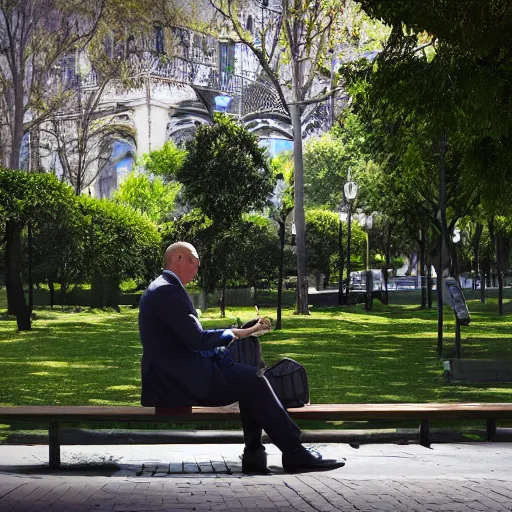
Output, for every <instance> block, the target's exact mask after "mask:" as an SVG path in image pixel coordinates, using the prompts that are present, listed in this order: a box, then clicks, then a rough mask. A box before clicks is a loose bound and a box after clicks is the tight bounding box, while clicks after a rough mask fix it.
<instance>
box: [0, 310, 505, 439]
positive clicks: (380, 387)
mask: <svg viewBox="0 0 512 512" xmlns="http://www.w3.org/2000/svg"><path fill="white" fill-rule="evenodd" d="M469 309H470V312H471V316H472V322H471V325H470V326H469V327H466V328H463V331H462V347H463V356H464V357H466V358H501V359H512V344H511V343H510V332H511V327H512V317H511V316H505V317H499V316H498V315H497V314H495V311H496V310H497V307H496V304H495V303H493V301H490V304H485V305H482V304H480V303H479V302H478V301H470V302H469ZM261 313H262V314H264V315H267V316H270V317H275V310H272V309H262V311H261ZM36 314H37V319H36V320H35V321H34V323H33V329H32V331H29V332H21V333H18V332H16V324H15V321H14V319H13V318H11V317H5V316H4V317H3V318H2V320H0V372H1V375H2V379H1V384H0V405H4V406H6V405H29V404H30V405H37V404H41V405H42V404H48V405H138V404H139V403H140V402H139V397H140V358H141V354H142V349H141V346H140V343H139V339H138V330H137V310H136V309H132V308H122V309H121V312H120V313H116V312H104V311H95V310H90V309H88V310H84V311H81V312H74V311H73V310H72V309H69V310H67V311H63V310H61V309H60V308H59V309H55V310H50V309H48V308H46V309H41V310H38V311H37V312H36ZM227 315H228V316H227V318H220V315H219V314H218V312H217V310H209V311H208V312H207V314H205V313H203V317H202V319H201V320H202V322H203V325H204V326H205V327H206V328H212V327H221V326H223V327H226V326H229V325H231V324H232V323H234V322H235V321H236V319H237V318H241V319H242V320H248V319H250V318H251V317H253V315H254V310H253V308H238V309H228V311H227ZM445 318H446V324H445V340H444V344H445V345H444V347H445V348H444V354H443V355H444V357H445V358H448V357H452V356H453V353H454V324H453V313H451V311H450V310H449V309H446V316H445ZM283 326H284V328H283V330H281V331H272V332H270V333H268V334H265V335H264V336H262V337H261V338H260V341H261V344H262V353H263V358H264V359H265V361H266V362H267V364H269V365H270V364H272V363H274V362H276V361H277V360H279V359H280V358H282V357H284V356H287V357H291V358H293V359H296V360H297V361H299V362H300V363H302V364H303V365H304V366H305V367H306V370H307V374H308V380H309V385H310V394H311V402H312V403H361V402H363V403H364V402H429V401H442V402H450V401H462V402H474V401H482V402H508V401H510V399H511V398H512V383H500V384H491V385H489V384H450V383H448V382H447V380H446V379H445V378H444V376H443V365H442V361H441V360H440V359H438V357H437V355H436V346H437V316H436V311H435V310H420V309H419V308H418V307H417V306H412V305H407V306H396V305H393V306H382V305H380V304H379V303H376V304H375V307H374V310H373V311H372V312H371V313H366V312H364V310H363V308H362V306H353V307H350V308H338V307H331V308H324V309H322V308H312V310H311V315H310V316H295V315H293V313H292V310H285V311H284V316H283ZM0 437H1V436H0Z"/></svg>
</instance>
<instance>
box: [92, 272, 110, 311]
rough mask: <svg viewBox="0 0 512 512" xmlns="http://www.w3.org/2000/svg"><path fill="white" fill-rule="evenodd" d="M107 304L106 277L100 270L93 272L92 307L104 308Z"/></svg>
mask: <svg viewBox="0 0 512 512" xmlns="http://www.w3.org/2000/svg"><path fill="white" fill-rule="evenodd" d="M105 304H106V289H105V279H104V277H103V276H102V275H100V274H99V273H98V272H93V275H92V278H91V307H93V308H98V309H101V308H104V307H105Z"/></svg>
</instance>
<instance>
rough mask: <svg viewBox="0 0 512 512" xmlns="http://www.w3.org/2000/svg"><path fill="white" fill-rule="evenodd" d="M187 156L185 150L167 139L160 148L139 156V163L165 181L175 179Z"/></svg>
mask: <svg viewBox="0 0 512 512" xmlns="http://www.w3.org/2000/svg"><path fill="white" fill-rule="evenodd" d="M186 158H187V151H186V150H184V149H181V148H178V147H177V146H176V144H174V142H173V141H170V140H169V141H167V142H166V143H165V144H164V145H163V146H162V147H161V148H160V149H156V150H154V151H150V152H149V153H148V154H146V155H144V156H143V157H142V158H141V161H140V165H141V166H142V167H144V169H145V170H146V171H147V172H148V173H151V174H154V175H155V176H162V177H163V178H165V180H166V181H171V180H173V179H175V177H176V175H177V173H178V172H179V171H180V169H181V168H182V166H183V164H184V163H185V160H186Z"/></svg>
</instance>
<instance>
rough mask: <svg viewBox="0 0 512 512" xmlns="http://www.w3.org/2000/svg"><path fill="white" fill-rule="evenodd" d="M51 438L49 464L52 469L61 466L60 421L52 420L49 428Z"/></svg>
mask: <svg viewBox="0 0 512 512" xmlns="http://www.w3.org/2000/svg"><path fill="white" fill-rule="evenodd" d="M49 434H50V440H49V444H48V446H49V449H50V456H49V464H50V468H51V469H58V468H60V441H59V422H58V421H50V428H49Z"/></svg>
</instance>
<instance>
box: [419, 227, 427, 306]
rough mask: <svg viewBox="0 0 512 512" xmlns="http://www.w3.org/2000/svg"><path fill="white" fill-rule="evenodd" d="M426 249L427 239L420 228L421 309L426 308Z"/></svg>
mask: <svg viewBox="0 0 512 512" xmlns="http://www.w3.org/2000/svg"><path fill="white" fill-rule="evenodd" d="M426 249H427V237H426V234H425V230H424V229H423V228H421V242H420V284H421V309H425V308H426V307H427V287H426V282H425V281H426V280H425V253H426Z"/></svg>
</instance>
